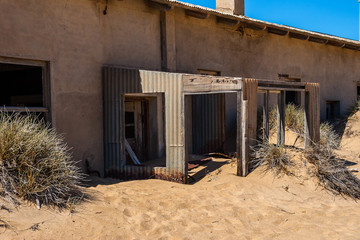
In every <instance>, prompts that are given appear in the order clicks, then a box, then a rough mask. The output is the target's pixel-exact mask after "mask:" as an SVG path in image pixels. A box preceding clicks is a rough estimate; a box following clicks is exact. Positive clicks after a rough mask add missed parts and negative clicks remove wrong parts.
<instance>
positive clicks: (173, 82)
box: [140, 71, 187, 181]
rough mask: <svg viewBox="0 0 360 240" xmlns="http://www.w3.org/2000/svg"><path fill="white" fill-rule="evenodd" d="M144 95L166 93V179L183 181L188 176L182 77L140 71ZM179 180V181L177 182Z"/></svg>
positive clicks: (174, 74)
mask: <svg viewBox="0 0 360 240" xmlns="http://www.w3.org/2000/svg"><path fill="white" fill-rule="evenodd" d="M140 75H141V79H142V80H143V81H142V83H143V84H142V88H143V92H144V93H153V92H165V131H166V133H165V138H166V140H165V142H166V172H165V173H164V172H163V171H162V172H163V174H164V175H166V176H165V177H166V178H172V179H173V180H174V181H182V180H181V179H177V178H181V177H183V176H185V175H186V171H187V169H186V163H185V150H184V147H185V133H184V128H185V121H184V95H183V93H182V89H183V84H182V75H181V74H177V73H163V72H151V71H140ZM176 179H177V180H176Z"/></svg>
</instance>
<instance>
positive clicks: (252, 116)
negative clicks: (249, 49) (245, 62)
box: [243, 79, 258, 146]
mask: <svg viewBox="0 0 360 240" xmlns="http://www.w3.org/2000/svg"><path fill="white" fill-rule="evenodd" d="M243 84H244V85H243V100H248V113H247V115H248V118H249V119H248V125H249V136H248V137H249V144H250V146H254V145H255V144H256V130H257V91H258V90H257V89H258V81H257V80H256V79H244V83H243Z"/></svg>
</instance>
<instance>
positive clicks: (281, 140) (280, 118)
mask: <svg viewBox="0 0 360 240" xmlns="http://www.w3.org/2000/svg"><path fill="white" fill-rule="evenodd" d="M277 128H278V129H277V145H278V146H282V145H284V144H285V91H281V92H280V94H279V95H278V102H277Z"/></svg>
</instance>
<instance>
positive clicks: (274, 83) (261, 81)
mask: <svg viewBox="0 0 360 240" xmlns="http://www.w3.org/2000/svg"><path fill="white" fill-rule="evenodd" d="M258 85H259V87H262V86H279V85H282V86H284V87H290V86H298V87H305V85H306V83H305V82H286V81H275V80H265V79H258Z"/></svg>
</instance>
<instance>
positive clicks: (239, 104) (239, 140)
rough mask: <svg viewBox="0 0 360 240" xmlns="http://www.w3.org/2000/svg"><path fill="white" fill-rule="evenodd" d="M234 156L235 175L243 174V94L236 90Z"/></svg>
mask: <svg viewBox="0 0 360 240" xmlns="http://www.w3.org/2000/svg"><path fill="white" fill-rule="evenodd" d="M236 96H237V97H236V157H237V171H236V175H237V176H243V162H242V159H243V158H242V149H243V147H242V145H243V136H242V133H243V131H244V129H243V121H244V120H243V118H242V114H243V112H242V111H243V110H242V108H243V96H242V92H241V91H238V92H237V95H236Z"/></svg>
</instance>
